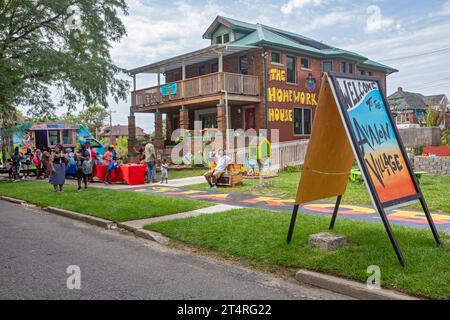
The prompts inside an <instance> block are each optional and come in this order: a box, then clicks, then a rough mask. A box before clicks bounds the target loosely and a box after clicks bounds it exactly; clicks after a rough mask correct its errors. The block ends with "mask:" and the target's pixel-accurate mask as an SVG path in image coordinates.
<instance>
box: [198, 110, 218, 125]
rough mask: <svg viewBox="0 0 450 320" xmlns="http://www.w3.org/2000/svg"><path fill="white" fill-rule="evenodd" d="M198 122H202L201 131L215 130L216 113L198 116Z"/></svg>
mask: <svg viewBox="0 0 450 320" xmlns="http://www.w3.org/2000/svg"><path fill="white" fill-rule="evenodd" d="M199 120H200V121H201V122H202V128H203V129H206V128H208V129H210V128H217V116H216V113H205V114H201V115H199Z"/></svg>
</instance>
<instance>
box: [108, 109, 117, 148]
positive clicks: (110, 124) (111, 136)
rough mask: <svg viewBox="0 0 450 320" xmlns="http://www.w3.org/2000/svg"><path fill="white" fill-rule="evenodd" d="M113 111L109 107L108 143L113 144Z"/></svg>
mask: <svg viewBox="0 0 450 320" xmlns="http://www.w3.org/2000/svg"><path fill="white" fill-rule="evenodd" d="M115 112H116V111H112V110H111V109H109V144H113V127H112V114H113V113H115Z"/></svg>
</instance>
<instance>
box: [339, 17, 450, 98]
mask: <svg viewBox="0 0 450 320" xmlns="http://www.w3.org/2000/svg"><path fill="white" fill-rule="evenodd" d="M343 47H344V48H345V49H348V50H352V51H355V52H358V53H361V54H363V55H365V56H367V57H369V58H371V59H373V60H376V61H379V62H381V63H384V64H387V65H389V66H392V67H394V68H397V69H399V70H400V72H398V73H395V74H393V75H391V76H389V77H388V81H387V84H388V93H392V92H393V91H395V90H396V88H397V87H403V88H404V89H405V90H411V91H415V92H421V93H423V94H441V93H445V94H447V95H448V96H450V86H449V84H448V83H447V84H446V83H445V82H444V81H439V79H444V78H448V76H449V74H450V65H448V64H446V63H445V62H446V61H449V59H450V58H449V56H450V54H449V51H437V50H439V49H442V48H446V47H450V21H449V20H442V21H436V22H434V23H432V24H429V25H427V26H425V27H421V28H417V29H416V30H412V31H408V32H406V31H405V32H403V33H401V34H395V35H391V36H389V37H387V36H383V37H380V38H379V39H371V40H366V41H362V42H361V41H360V42H357V43H355V44H351V45H347V46H343ZM433 51H437V52H436V53H432V52H433ZM402 57H403V59H397V58H402ZM404 57H410V58H404ZM384 60H386V61H384ZM430 82H434V83H433V85H428V86H426V87H425V86H423V84H424V83H430Z"/></svg>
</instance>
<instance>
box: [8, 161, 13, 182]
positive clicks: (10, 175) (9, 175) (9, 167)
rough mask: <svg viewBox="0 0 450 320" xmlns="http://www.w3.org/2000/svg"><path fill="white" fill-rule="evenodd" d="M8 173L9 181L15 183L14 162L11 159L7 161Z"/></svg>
mask: <svg viewBox="0 0 450 320" xmlns="http://www.w3.org/2000/svg"><path fill="white" fill-rule="evenodd" d="M6 171H8V179H9V181H13V180H14V173H13V161H12V160H11V159H8V160H7V161H6Z"/></svg>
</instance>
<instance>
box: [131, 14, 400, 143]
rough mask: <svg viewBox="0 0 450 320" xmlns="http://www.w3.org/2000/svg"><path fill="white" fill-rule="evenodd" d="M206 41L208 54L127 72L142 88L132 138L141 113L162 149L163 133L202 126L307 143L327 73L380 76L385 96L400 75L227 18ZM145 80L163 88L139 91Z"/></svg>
mask: <svg viewBox="0 0 450 320" xmlns="http://www.w3.org/2000/svg"><path fill="white" fill-rule="evenodd" d="M203 38H204V39H208V40H209V41H210V45H209V46H208V47H206V48H203V49H199V50H195V51H192V52H189V53H185V54H182V55H179V56H176V57H168V58H167V59H165V60H162V61H158V62H153V63H151V64H148V65H145V66H141V67H138V68H135V69H131V70H128V74H129V75H130V76H132V77H133V85H134V88H135V90H134V91H133V92H132V93H131V107H130V117H129V126H130V132H131V131H132V128H134V127H135V117H136V116H137V115H138V114H139V113H154V114H155V145H156V146H157V147H160V148H162V147H163V145H164V140H163V138H162V137H163V133H162V128H163V127H164V128H166V131H167V136H168V137H171V133H172V132H173V130H175V129H178V128H182V129H187V130H192V129H194V121H195V120H197V121H201V123H202V126H203V128H205V127H207V128H217V129H218V130H219V131H221V132H223V133H225V130H226V128H227V125H228V126H229V128H230V129H244V130H247V129H250V128H252V129H256V130H259V129H266V128H268V129H279V139H280V141H281V142H283V141H290V140H297V139H305V138H308V137H309V136H310V134H311V128H312V122H313V118H314V112H315V108H316V107H317V101H318V94H319V88H320V82H321V78H322V74H323V72H327V71H335V72H342V73H347V74H353V75H366V76H373V77H376V78H378V79H379V80H380V84H381V89H382V90H383V91H384V92H386V76H387V75H389V74H391V73H394V72H397V70H396V69H394V68H391V67H388V66H386V65H383V64H380V63H377V62H375V61H372V60H369V59H368V58H366V57H364V56H362V55H360V54H358V53H354V52H350V51H346V50H342V49H339V48H335V47H332V46H329V45H326V44H324V43H322V42H320V41H316V40H313V39H310V38H307V37H305V36H302V35H300V34H297V33H293V32H290V31H285V30H280V29H277V28H273V27H269V26H265V25H262V24H259V23H257V24H253V23H247V22H242V21H238V20H235V19H230V18H226V17H221V16H218V17H217V18H216V19H215V20H214V21H213V22H212V24H211V25H210V26H209V27H208V29H207V30H206V32H205V33H204V34H203ZM381 49H382V48H380V50H381ZM142 73H145V74H149V73H153V74H156V77H155V78H156V79H157V81H158V82H157V85H156V86H153V87H149V86H148V85H143V86H142V87H145V89H140V90H136V75H138V74H142ZM161 75H164V76H165V84H163V82H162V78H161ZM266 99H267V105H266ZM227 105H228V112H227V110H225V109H226V108H225V106H227ZM266 108H267V112H266ZM163 113H164V114H166V116H165V117H163V116H162V114H163ZM227 117H228V119H227ZM163 119H165V120H164V121H165V124H163ZM130 138H132V137H131V135H130ZM129 148H130V150H132V148H133V146H131V145H129Z"/></svg>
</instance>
